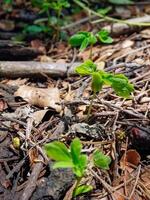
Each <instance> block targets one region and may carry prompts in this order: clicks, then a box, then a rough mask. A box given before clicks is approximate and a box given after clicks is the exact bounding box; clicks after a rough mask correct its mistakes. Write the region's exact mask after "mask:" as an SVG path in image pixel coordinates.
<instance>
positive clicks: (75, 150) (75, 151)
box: [70, 138, 82, 165]
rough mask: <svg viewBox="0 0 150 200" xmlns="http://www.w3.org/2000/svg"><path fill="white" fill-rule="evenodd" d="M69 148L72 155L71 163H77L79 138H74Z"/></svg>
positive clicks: (80, 145) (79, 150)
mask: <svg viewBox="0 0 150 200" xmlns="http://www.w3.org/2000/svg"><path fill="white" fill-rule="evenodd" d="M70 149H71V156H72V160H73V163H74V164H75V165H76V164H78V163H79V159H80V153H81V149H82V144H81V141H80V140H79V138H75V139H74V140H73V141H72V142H71V145H70Z"/></svg>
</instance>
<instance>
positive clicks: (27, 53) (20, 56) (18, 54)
mask: <svg viewBox="0 0 150 200" xmlns="http://www.w3.org/2000/svg"><path fill="white" fill-rule="evenodd" d="M42 54H43V52H42V51H39V50H37V49H33V48H29V47H22V48H20V47H12V48H10V47H6V48H0V60H8V61H14V60H15V61H22V60H23V61H24V60H33V59H34V58H36V57H37V56H39V55H42Z"/></svg>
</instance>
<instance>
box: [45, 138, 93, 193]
mask: <svg viewBox="0 0 150 200" xmlns="http://www.w3.org/2000/svg"><path fill="white" fill-rule="evenodd" d="M44 148H45V151H46V153H47V155H48V156H49V157H50V158H51V159H53V160H55V161H56V162H55V163H54V165H53V168H54V169H56V168H71V169H72V171H73V173H74V174H75V177H76V185H75V190H74V193H73V196H77V195H79V194H81V193H85V192H89V191H90V190H92V186H90V185H80V181H81V179H82V178H83V177H84V175H85V171H86V169H87V161H88V158H87V156H86V155H85V154H83V153H81V150H82V144H81V142H80V140H79V139H78V138H75V139H74V140H73V141H72V142H71V145H70V148H67V147H66V145H65V144H64V143H62V142H58V141H54V142H51V143H49V144H46V145H45V146H44Z"/></svg>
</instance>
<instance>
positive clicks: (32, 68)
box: [0, 61, 80, 78]
mask: <svg viewBox="0 0 150 200" xmlns="http://www.w3.org/2000/svg"><path fill="white" fill-rule="evenodd" d="M79 64H80V63H77V62H75V63H74V64H73V65H72V67H71V68H72V69H74V68H75V66H78V65H79ZM68 67H69V64H68V63H46V62H45V63H44V62H43V63H41V62H34V61H31V62H30V61H28V62H15V61H14V62H7V61H6V62H5V61H2V62H0V77H11V78H15V77H35V76H37V77H39V76H40V77H42V76H43V75H44V74H46V75H47V76H52V77H63V76H66V75H67V70H68ZM70 73H71V72H70ZM72 73H73V72H72Z"/></svg>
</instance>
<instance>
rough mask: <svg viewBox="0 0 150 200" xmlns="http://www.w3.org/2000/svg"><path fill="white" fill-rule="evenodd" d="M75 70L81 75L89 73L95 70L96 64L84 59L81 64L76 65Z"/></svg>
mask: <svg viewBox="0 0 150 200" xmlns="http://www.w3.org/2000/svg"><path fill="white" fill-rule="evenodd" d="M75 72H76V73H77V74H79V75H81V76H86V75H91V74H92V73H93V72H96V64H94V63H93V62H92V61H91V60H86V61H85V62H84V63H83V64H81V65H80V66H78V67H76V69H75Z"/></svg>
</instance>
